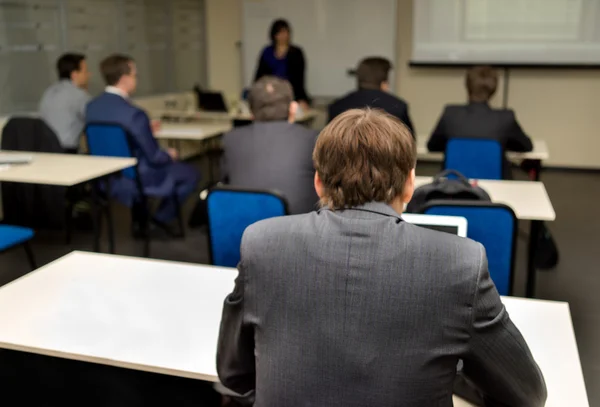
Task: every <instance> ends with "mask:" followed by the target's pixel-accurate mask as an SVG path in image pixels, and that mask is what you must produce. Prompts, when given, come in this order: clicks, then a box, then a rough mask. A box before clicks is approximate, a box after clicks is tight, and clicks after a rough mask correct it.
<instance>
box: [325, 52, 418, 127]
mask: <svg viewBox="0 0 600 407" xmlns="http://www.w3.org/2000/svg"><path fill="white" fill-rule="evenodd" d="M391 69H392V64H391V62H390V61H388V60H387V59H385V58H379V57H371V58H366V59H364V60H362V61H361V62H360V64H359V65H358V69H357V70H356V77H357V80H358V90H355V91H354V92H350V93H348V94H347V95H346V96H344V97H342V98H341V99H338V100H336V101H335V102H334V103H332V104H331V105H329V121H331V120H333V119H334V118H335V117H336V116H338V115H340V114H342V113H344V112H345V111H346V110H350V109H361V108H363V107H372V108H378V109H382V110H385V111H386V112H388V113H389V114H391V115H392V116H396V117H397V118H398V119H400V121H401V122H402V123H404V124H406V126H407V127H408V128H409V129H410V131H411V132H412V134H413V137H415V134H414V128H413V124H412V121H411V120H410V116H409V114H408V104H407V103H406V102H405V101H404V100H402V99H400V98H397V97H396V96H394V95H392V94H391V93H389V87H390V86H389V82H388V77H389V73H390V70H391Z"/></svg>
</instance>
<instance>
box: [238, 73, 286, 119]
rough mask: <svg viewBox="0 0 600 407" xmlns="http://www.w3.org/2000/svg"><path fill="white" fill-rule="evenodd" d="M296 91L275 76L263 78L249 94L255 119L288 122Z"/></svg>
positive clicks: (249, 101) (253, 86)
mask: <svg viewBox="0 0 600 407" xmlns="http://www.w3.org/2000/svg"><path fill="white" fill-rule="evenodd" d="M293 101H294V91H293V90H292V86H291V85H290V83H289V82H288V81H286V80H284V79H280V78H277V77H275V76H263V77H262V78H260V79H259V80H258V81H256V82H255V83H254V84H253V85H252V88H250V93H249V94H248V103H249V104H250V110H251V111H252V114H253V115H254V119H255V120H257V121H261V122H270V121H278V120H288V118H289V116H290V105H291V103H292V102H293Z"/></svg>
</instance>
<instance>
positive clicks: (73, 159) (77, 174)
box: [0, 150, 137, 187]
mask: <svg viewBox="0 0 600 407" xmlns="http://www.w3.org/2000/svg"><path fill="white" fill-rule="evenodd" d="M0 153H2V154H17V155H31V156H32V157H33V160H32V161H31V162H30V163H28V164H19V165H12V166H10V167H8V168H6V167H2V169H0V182H21V183H25V184H42V185H60V186H65V187H71V186H74V185H78V184H81V183H83V182H88V181H91V180H94V179H97V178H102V177H104V176H107V175H110V174H114V173H116V172H119V171H121V170H124V169H125V168H129V167H132V166H134V165H135V164H136V163H137V160H136V159H135V158H118V157H95V156H89V155H83V154H53V153H34V152H29V151H26V152H24V151H6V150H0Z"/></svg>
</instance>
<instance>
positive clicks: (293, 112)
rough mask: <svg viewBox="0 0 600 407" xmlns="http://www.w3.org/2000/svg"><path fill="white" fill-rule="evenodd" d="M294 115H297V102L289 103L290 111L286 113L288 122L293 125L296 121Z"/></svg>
mask: <svg viewBox="0 0 600 407" xmlns="http://www.w3.org/2000/svg"><path fill="white" fill-rule="evenodd" d="M296 113H298V102H296V101H294V102H292V103H290V110H289V113H288V122H290V123H294V122H295V121H296Z"/></svg>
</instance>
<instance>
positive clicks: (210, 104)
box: [197, 90, 229, 113]
mask: <svg viewBox="0 0 600 407" xmlns="http://www.w3.org/2000/svg"><path fill="white" fill-rule="evenodd" d="M197 94H198V108H199V109H200V110H204V111H206V112H225V113H228V112H229V109H228V108H227V104H225V98H223V94H222V93H221V92H207V91H203V90H198V91H197Z"/></svg>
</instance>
